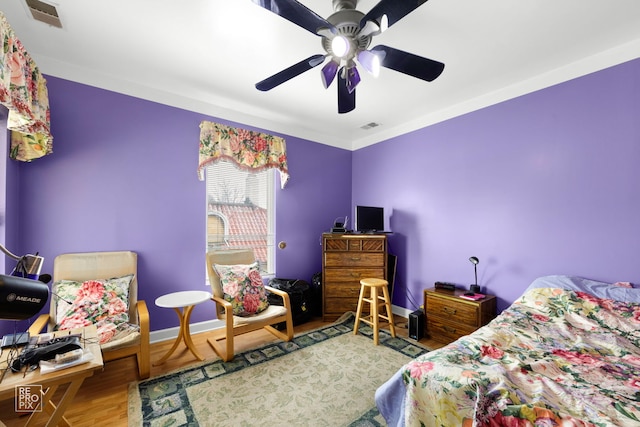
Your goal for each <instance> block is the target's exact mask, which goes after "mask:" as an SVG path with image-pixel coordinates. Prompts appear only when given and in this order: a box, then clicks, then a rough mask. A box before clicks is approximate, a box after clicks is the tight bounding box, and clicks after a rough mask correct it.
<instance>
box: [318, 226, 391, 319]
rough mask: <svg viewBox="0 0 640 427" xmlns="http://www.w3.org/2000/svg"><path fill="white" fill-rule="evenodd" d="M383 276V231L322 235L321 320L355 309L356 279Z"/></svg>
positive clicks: (385, 263) (385, 276) (385, 271)
mask: <svg viewBox="0 0 640 427" xmlns="http://www.w3.org/2000/svg"><path fill="white" fill-rule="evenodd" d="M367 277H374V278H378V279H385V280H386V279H387V236H386V235H384V234H335V233H325V234H323V235H322V320H323V321H325V322H327V321H333V320H336V319H337V318H339V317H340V316H342V315H343V314H344V313H346V312H347V311H353V312H355V311H356V309H357V306H358V296H359V294H360V279H364V278H367Z"/></svg>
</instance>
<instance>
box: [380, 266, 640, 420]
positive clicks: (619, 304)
mask: <svg viewBox="0 0 640 427" xmlns="http://www.w3.org/2000/svg"><path fill="white" fill-rule="evenodd" d="M375 399H376V405H377V406H378V409H379V410H380V413H381V414H382V416H383V417H384V418H385V420H386V421H387V423H388V425H389V426H405V425H406V426H445V427H453V426H492V427H493V426H640V289H636V288H634V287H633V286H632V285H631V284H629V283H616V284H608V283H603V282H597V281H593V280H588V279H583V278H579V277H570V276H545V277H541V278H539V279H536V280H535V281H534V282H533V283H532V284H531V285H530V286H529V287H528V288H527V289H526V290H525V292H524V293H523V294H522V296H521V297H520V298H519V299H518V300H516V301H515V302H514V303H513V304H512V305H511V306H509V307H508V308H507V309H506V310H504V311H503V312H502V313H501V314H500V315H499V316H498V317H496V318H495V319H494V320H493V321H491V322H490V323H489V324H488V325H486V326H484V327H482V328H480V329H478V330H477V331H476V332H474V333H473V334H471V335H468V336H465V337H462V338H460V339H458V340H457V341H455V342H453V343H451V344H449V345H447V346H445V347H443V348H440V349H438V350H435V351H431V352H429V353H427V354H425V355H423V356H420V357H418V358H416V359H414V360H412V361H411V362H409V363H408V364H406V365H405V366H403V367H402V368H401V369H400V370H399V371H398V372H396V373H395V374H394V375H393V377H392V378H390V379H389V380H388V381H387V382H386V383H385V384H383V385H382V386H381V387H380V388H379V389H378V390H377V391H376V396H375Z"/></svg>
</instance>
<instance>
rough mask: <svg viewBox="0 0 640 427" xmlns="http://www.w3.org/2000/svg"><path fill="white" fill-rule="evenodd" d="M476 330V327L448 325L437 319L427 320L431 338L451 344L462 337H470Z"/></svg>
mask: <svg viewBox="0 0 640 427" xmlns="http://www.w3.org/2000/svg"><path fill="white" fill-rule="evenodd" d="M475 330H476V328H475V327H474V326H465V325H462V324H459V323H446V322H443V321H441V319H438V318H435V317H429V318H428V319H427V331H428V333H429V336H430V337H431V338H432V339H434V340H436V341H441V342H446V343H449V342H452V341H455V340H457V339H458V338H460V337H463V336H465V335H469V334H470V333H472V332H474V331H475Z"/></svg>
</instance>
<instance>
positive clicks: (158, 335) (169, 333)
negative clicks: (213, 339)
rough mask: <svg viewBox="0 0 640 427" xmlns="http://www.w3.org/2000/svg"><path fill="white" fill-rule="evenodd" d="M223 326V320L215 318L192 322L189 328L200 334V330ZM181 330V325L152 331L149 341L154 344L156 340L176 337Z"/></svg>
mask: <svg viewBox="0 0 640 427" xmlns="http://www.w3.org/2000/svg"><path fill="white" fill-rule="evenodd" d="M223 326H224V322H223V321H222V320H218V319H215V320H207V321H206V322H198V323H192V324H191V326H190V327H189V329H190V331H191V334H198V333H200V332H208V331H213V330H214V329H219V328H222V327H223ZM179 332H180V328H179V327H175V328H167V329H159V330H157V331H151V332H150V333H149V341H150V342H151V343H152V344H153V343H156V342H161V341H167V340H170V339H176V337H177V336H178V333H179Z"/></svg>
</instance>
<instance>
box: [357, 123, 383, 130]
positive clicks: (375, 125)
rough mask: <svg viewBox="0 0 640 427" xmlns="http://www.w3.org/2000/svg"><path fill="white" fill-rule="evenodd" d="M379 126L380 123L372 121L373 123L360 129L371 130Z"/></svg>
mask: <svg viewBox="0 0 640 427" xmlns="http://www.w3.org/2000/svg"><path fill="white" fill-rule="evenodd" d="M378 126H380V123H376V122H371V123H367V124H366V125H363V126H360V129H364V130H369V129H373V128H375V127H378Z"/></svg>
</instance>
